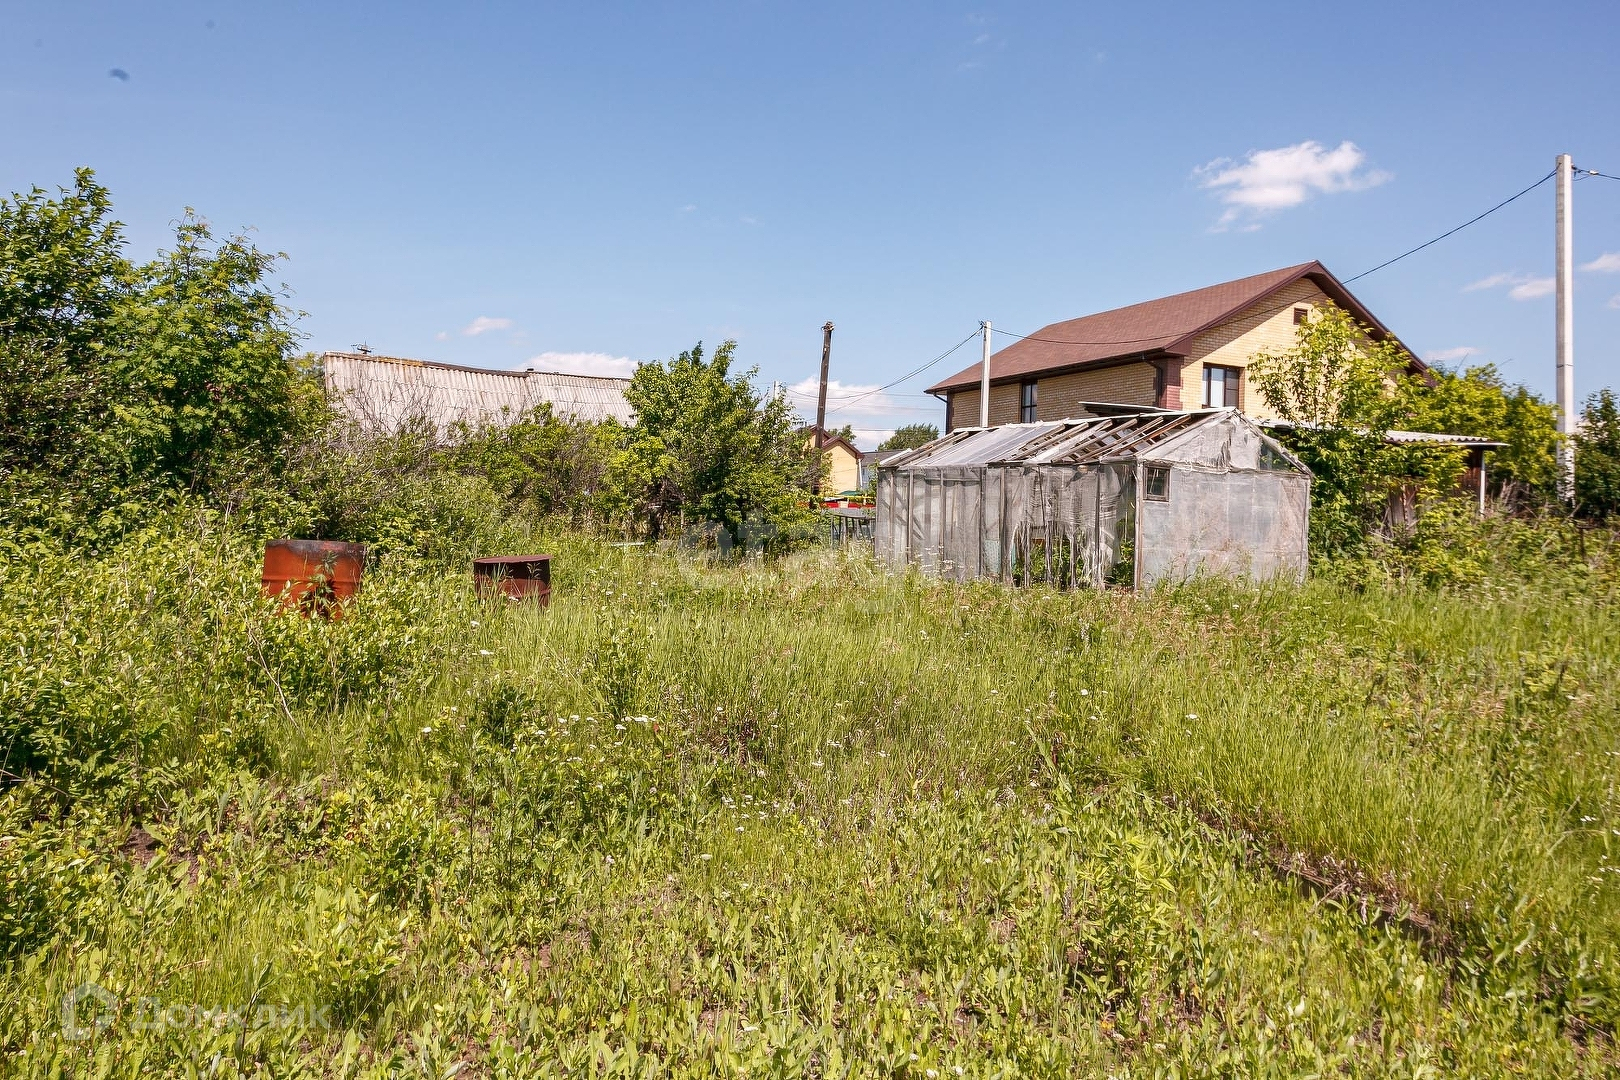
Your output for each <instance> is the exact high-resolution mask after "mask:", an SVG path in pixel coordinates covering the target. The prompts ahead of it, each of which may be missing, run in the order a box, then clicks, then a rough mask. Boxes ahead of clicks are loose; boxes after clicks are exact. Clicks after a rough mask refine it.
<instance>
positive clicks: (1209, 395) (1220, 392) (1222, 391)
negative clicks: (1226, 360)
mask: <svg viewBox="0 0 1620 1080" xmlns="http://www.w3.org/2000/svg"><path fill="white" fill-rule="evenodd" d="M1242 378H1243V369H1242V368H1235V367H1220V366H1218V365H1215V364H1205V365H1204V408H1206V409H1235V408H1237V407H1238V383H1239V382H1240V381H1241V380H1242Z"/></svg>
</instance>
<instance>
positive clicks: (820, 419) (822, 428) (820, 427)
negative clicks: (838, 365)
mask: <svg viewBox="0 0 1620 1080" xmlns="http://www.w3.org/2000/svg"><path fill="white" fill-rule="evenodd" d="M832 332H833V324H832V320H831V319H828V320H827V322H826V324H825V325H823V326H822V328H821V392H820V394H819V395H818V396H817V398H816V432H815V439H816V482H815V485H814V486H813V488H812V489H811V490H812V493H813V494H815V495H817V496H819V495H820V494H821V475H822V470H823V469H825V468H826V466H827V459H826V458H825V457H824V456H823V455H822V453H821V446H822V443H823V442H824V441H825V439H826V435H827V364H828V362H829V361H830V360H831V359H832ZM816 505H817V506H820V505H821V504H820V502H817V503H816Z"/></svg>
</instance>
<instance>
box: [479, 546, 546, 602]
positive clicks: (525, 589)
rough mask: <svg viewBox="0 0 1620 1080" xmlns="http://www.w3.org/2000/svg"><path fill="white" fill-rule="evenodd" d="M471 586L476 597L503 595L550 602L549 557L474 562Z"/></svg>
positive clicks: (495, 558) (494, 559) (499, 557)
mask: <svg viewBox="0 0 1620 1080" xmlns="http://www.w3.org/2000/svg"><path fill="white" fill-rule="evenodd" d="M472 566H473V587H474V588H476V589H477V590H478V595H479V596H484V597H488V596H505V597H508V598H509V599H512V600H533V601H534V602H535V603H537V604H539V605H540V606H541V607H545V606H546V605H547V604H549V603H551V556H550V555H498V556H494V557H491V558H488V559H474V560H473V564H472Z"/></svg>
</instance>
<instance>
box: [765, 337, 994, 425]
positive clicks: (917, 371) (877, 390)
mask: <svg viewBox="0 0 1620 1080" xmlns="http://www.w3.org/2000/svg"><path fill="white" fill-rule="evenodd" d="M978 336H979V331H977V330H975V331H973V332H972V333H971V334H969V335H968V336H967V337H965V338H963V339H962V340H961V341H958V342H957V343H956V344H955V345H952V346H951V347H950V348H948V349H946V350H945V351H944V352H942V353H940V354H939V355H938V356H936V357H934V358H933V359H932V360H930V361H928V363H926V364H922V365H920V366H918V367H915V368H912V369H911V370H910V371H908V372H906V373H905V374H904V375H902V376H900V377H899V378H898V379H896V380H894V381H893V382H891V383H885V384H883V385H882V386H875V387H873V388H872V389H870V390H867V391H865V392H864V393H860V394H856V395H855V396H854V397H851V398H846V399H845V400H844V401H842V402H840V403H839V404H838V407H837V408H829V409H828V410H827V412H828V413H834V412H840V411H842V410H844V409H847V408H849V407H850V406H851V405H853V404H855V403H856V402H857V401H861V400H863V399H865V398H869V397H871V396H872V395H873V394H881V393H882V392H883V391H885V390H888V389H890V388H892V387H896V386H899V385H900V384H901V383H903V382H905V381H907V380H908V379H914V378H916V377H917V376H918V375H921V374H922V373H923V372H925V371H927V370H928V369H929V368H931V367H933V366H934V365H935V364H937V363H939V362H940V361H941V360H943V359H945V358H946V357H947V356H949V355H951V353H953V352H955V351H956V350H957V349H960V348H961V347H962V346H964V345H966V344H967V343H968V342H970V341H972V340H973V339H974V338H976V337H978ZM794 392H795V391H792V390H789V391H788V393H794ZM806 396H808V395H806ZM923 396H924V397H929V396H932V395H927V394H925V395H923Z"/></svg>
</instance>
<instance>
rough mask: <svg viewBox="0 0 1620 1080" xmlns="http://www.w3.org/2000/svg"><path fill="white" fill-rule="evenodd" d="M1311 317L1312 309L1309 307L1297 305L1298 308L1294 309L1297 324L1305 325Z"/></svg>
mask: <svg viewBox="0 0 1620 1080" xmlns="http://www.w3.org/2000/svg"><path fill="white" fill-rule="evenodd" d="M1310 317H1311V309H1310V308H1308V307H1297V308H1295V309H1294V325H1295V326H1303V325H1305V320H1306V319H1308V318H1310Z"/></svg>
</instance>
